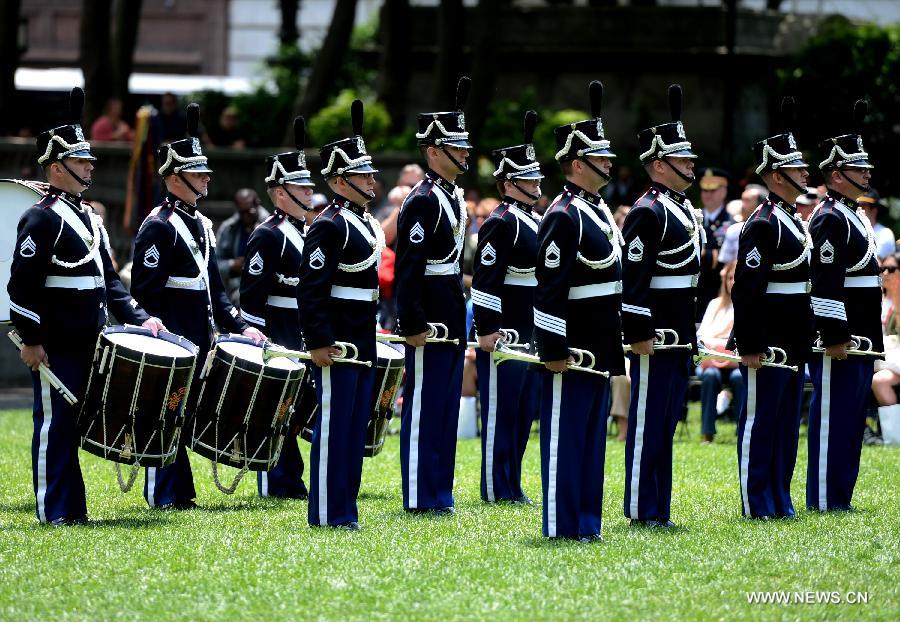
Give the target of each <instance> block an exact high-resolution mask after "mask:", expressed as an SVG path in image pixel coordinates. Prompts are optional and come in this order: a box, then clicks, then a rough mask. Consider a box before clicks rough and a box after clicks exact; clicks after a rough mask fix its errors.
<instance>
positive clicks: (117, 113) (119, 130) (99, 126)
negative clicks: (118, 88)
mask: <svg viewBox="0 0 900 622" xmlns="http://www.w3.org/2000/svg"><path fill="white" fill-rule="evenodd" d="M133 138H134V131H133V130H132V129H131V128H130V127H129V126H128V124H127V123H125V121H123V120H122V100H121V99H117V98H115V97H113V98H112V99H110V100H109V101H107V102H106V104H105V105H104V106H103V114H102V115H100V116H99V117H97V120H96V121H94V124H93V125H91V140H93V141H95V142H112V141H117V140H118V141H131V140H132V139H133Z"/></svg>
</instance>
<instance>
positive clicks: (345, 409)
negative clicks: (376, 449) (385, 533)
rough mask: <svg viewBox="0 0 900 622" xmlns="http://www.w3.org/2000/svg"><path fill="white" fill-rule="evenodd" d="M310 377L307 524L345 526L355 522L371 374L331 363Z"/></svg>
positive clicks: (372, 373) (370, 409) (370, 397)
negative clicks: (312, 407) (313, 402)
mask: <svg viewBox="0 0 900 622" xmlns="http://www.w3.org/2000/svg"><path fill="white" fill-rule="evenodd" d="M313 374H315V375H314V378H315V381H316V396H317V397H318V399H319V414H318V416H317V417H316V423H315V425H314V426H313V440H312V448H311V449H310V454H309V462H310V464H309V515H308V520H309V524H310V525H320V526H325V525H333V526H334V525H346V524H347V523H351V522H356V521H358V520H359V512H358V511H357V507H356V497H357V496H358V495H359V486H360V482H361V481H362V464H363V450H364V448H365V444H366V429H367V428H368V426H369V417H370V415H371V413H372V385H373V383H374V382H375V371H374V370H373V369H369V368H365V367H359V366H356V365H348V364H341V363H335V364H334V365H332V366H331V367H315V368H313Z"/></svg>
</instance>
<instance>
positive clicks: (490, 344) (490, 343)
mask: <svg viewBox="0 0 900 622" xmlns="http://www.w3.org/2000/svg"><path fill="white" fill-rule="evenodd" d="M502 338H503V335H501V334H500V333H491V334H490V335H484V336H482V335H479V336H478V346H479V347H480V348H481V349H482V350H483V351H485V352H493V351H494V348H496V347H497V342H498V341H500V339H502Z"/></svg>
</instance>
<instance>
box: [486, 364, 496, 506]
mask: <svg viewBox="0 0 900 622" xmlns="http://www.w3.org/2000/svg"><path fill="white" fill-rule="evenodd" d="M488 369H489V370H490V371H489V372H488V383H489V384H490V387H489V388H488V403H487V430H486V431H485V440H484V482H485V485H486V486H487V500H488V501H493V500H494V441H495V438H496V432H497V362H496V361H494V358H493V357H491V359H490V360H489V361H488Z"/></svg>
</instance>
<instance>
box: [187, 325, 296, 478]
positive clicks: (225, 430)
mask: <svg viewBox="0 0 900 622" xmlns="http://www.w3.org/2000/svg"><path fill="white" fill-rule="evenodd" d="M225 341H236V342H239V343H250V344H252V340H249V339H245V338H239V337H226V338H220V339H219V340H217V343H216V347H214V348H213V349H212V350H211V351H210V353H209V357H208V360H207V368H206V370H205V374H204V376H203V377H202V381H201V385H200V394H199V398H198V400H197V407H196V410H195V412H194V418H193V421H192V423H191V426H190V428H191V431H192V432H191V443H190V447H191V449H192V450H193V451H195V452H196V453H198V454H200V455H201V456H204V457H205V458H209V459H210V460H212V461H213V462H218V463H220V464H225V465H228V466H233V467H237V468H243V467H246V468H247V469H248V470H250V471H269V470H271V469H272V468H273V467H274V466H275V464H276V462H277V461H278V456H279V454H280V452H281V445H282V442H283V440H284V436H285V434H286V433H287V431H288V429H289V427H290V425H291V419H292V416H293V413H294V402H295V400H296V398H297V392H298V390H299V388H300V383H301V381H302V379H303V376H304V372H305V368H304V367H303V366H298V367H297V368H294V369H283V368H278V367H273V366H271V365H261V364H257V363H255V362H254V361H249V360H247V359H244V358H241V357H239V356H236V355H234V354H232V353H229V352H226V351H225V350H224V349H222V347H220V344H222V343H223V342H225Z"/></svg>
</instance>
